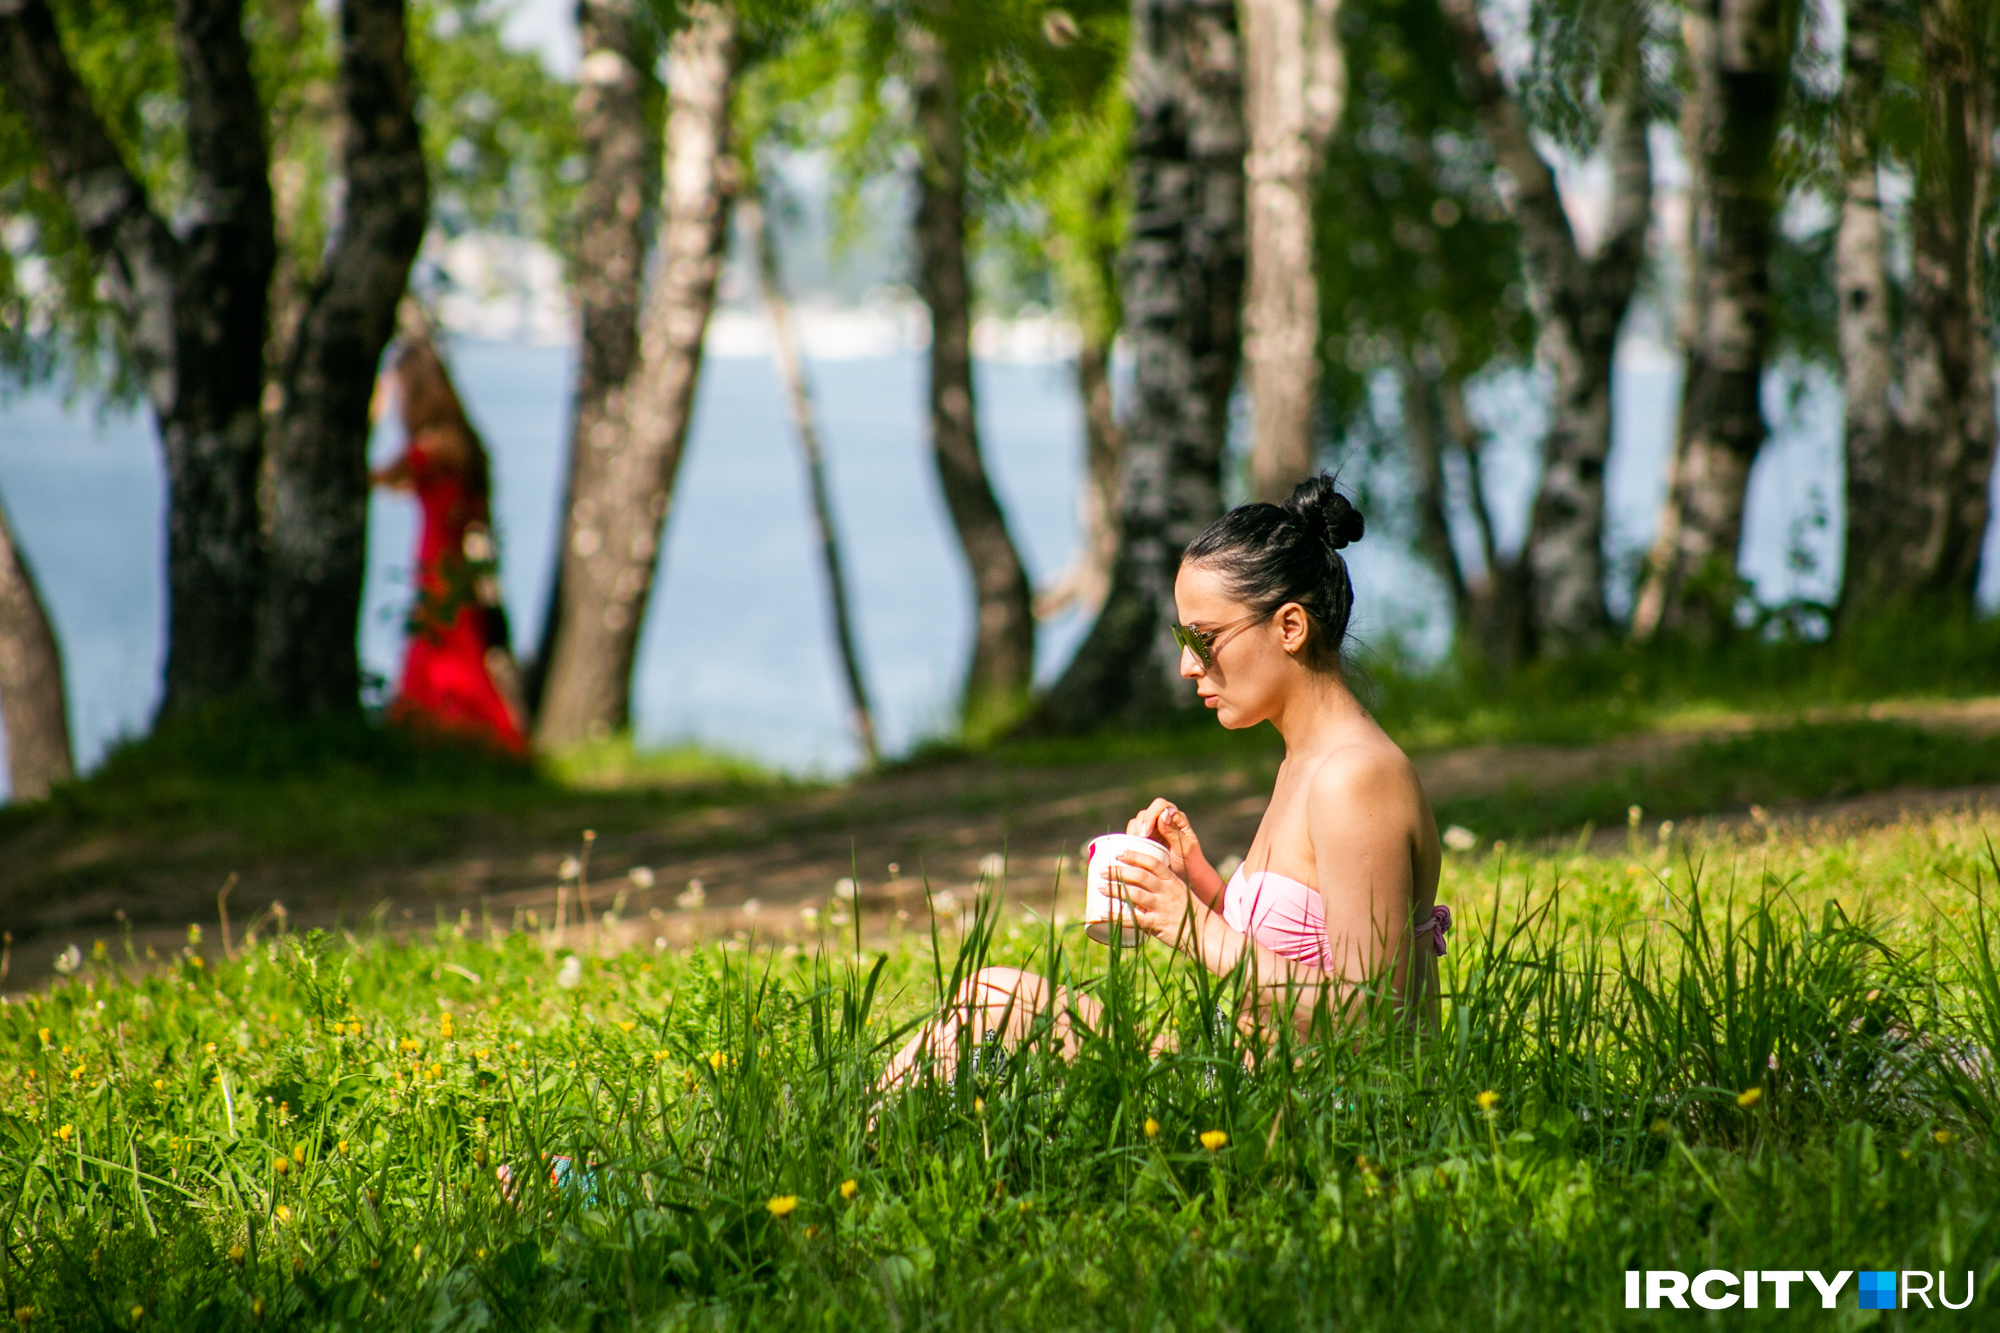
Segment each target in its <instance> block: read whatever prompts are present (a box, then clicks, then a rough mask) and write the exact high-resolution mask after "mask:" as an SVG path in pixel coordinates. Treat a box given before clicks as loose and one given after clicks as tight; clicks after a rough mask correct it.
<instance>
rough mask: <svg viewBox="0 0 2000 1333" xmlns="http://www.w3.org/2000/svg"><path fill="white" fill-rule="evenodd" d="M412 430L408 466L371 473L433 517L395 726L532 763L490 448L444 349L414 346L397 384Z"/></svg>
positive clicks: (399, 368)
mask: <svg viewBox="0 0 2000 1333" xmlns="http://www.w3.org/2000/svg"><path fill="white" fill-rule="evenodd" d="M383 387H384V388H385V389H387V390H389V391H390V392H392V393H393V396H394V397H395V399H396V401H397V406H398V408H399V410H400V414H401V416H402V419H403V438H404V440H405V441H406V443H405V445H404V448H403V455H402V457H400V458H398V459H397V460H396V461H395V462H393V463H391V464H389V465H388V466H387V467H384V468H381V469H379V470H377V471H376V472H374V473H373V474H371V479H372V480H373V481H374V482H375V484H376V485H378V486H389V487H393V488H395V489H397V490H406V491H413V492H415V494H416V497H417V503H418V504H420V505H421V506H423V517H424V526H423V534H422V536H421V537H419V538H418V541H417V574H416V584H417V598H416V601H415V603H413V604H412V606H411V607H410V617H409V636H410V637H409V645H408V648H407V649H406V650H405V653H404V657H403V676H402V680H401V681H400V682H398V684H397V686H396V697H395V698H394V699H393V700H391V701H390V704H389V716H390V718H391V720H393V721H396V722H400V723H403V724H404V725H407V726H412V727H416V728H419V729H421V730H425V731H432V732H440V733H444V734H447V735H451V736H457V737H462V738H469V739H477V740H482V741H485V742H487V743H489V744H491V745H493V746H494V747H495V748H496V749H499V750H501V751H503V752H505V753H507V754H513V755H524V754H526V753H527V750H528V740H527V735H526V733H525V731H524V730H523V726H522V719H523V714H522V710H521V707H520V704H519V699H520V693H519V689H518V676H517V675H516V672H515V668H514V658H513V653H512V650H511V648H510V647H509V644H508V637H507V619H506V611H505V610H504V609H503V607H502V606H501V603H500V566H499V562H498V560H497V558H496V557H497V551H496V549H495V546H494V543H493V515H492V507H491V483H490V475H491V473H490V469H489V467H488V464H487V458H486V448H485V446H484V445H482V444H481V443H480V440H479V434H478V432H477V431H475V430H473V428H472V423H471V422H470V421H468V420H467V419H466V415H465V408H464V407H463V406H462V405H461V404H460V402H459V400H458V394H457V392H456V391H455V390H454V389H453V388H452V385H451V377H450V376H449V375H448V374H447V373H446V372H445V368H444V363H443V361H441V360H440V359H439V358H438V354H437V350H436V349H435V348H434V347H432V346H431V344H430V343H429V342H428V341H426V340H424V339H420V338H419V339H411V340H409V341H407V342H405V343H404V344H403V345H402V348H401V350H400V352H399V353H398V354H397V357H396V360H395V362H394V363H393V365H392V366H391V368H390V370H389V371H388V374H387V376H386V377H385V384H384V386H383Z"/></svg>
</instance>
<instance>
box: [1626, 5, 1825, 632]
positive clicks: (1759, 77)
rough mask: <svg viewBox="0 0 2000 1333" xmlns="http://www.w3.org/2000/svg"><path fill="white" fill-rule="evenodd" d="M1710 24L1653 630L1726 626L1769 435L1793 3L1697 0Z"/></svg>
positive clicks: (1648, 629)
mask: <svg viewBox="0 0 2000 1333" xmlns="http://www.w3.org/2000/svg"><path fill="white" fill-rule="evenodd" d="M1693 7H1694V8H1696V9H1697V10H1698V12H1699V20H1700V21H1701V22H1703V23H1705V24H1708V25H1711V26H1712V31H1713V33H1714V42H1713V46H1712V59H1713V61H1714V67H1713V76H1712V77H1713V80H1714V85H1713V86H1714V87H1715V89H1716V93H1715V97H1716V102H1715V113H1714V114H1713V116H1704V117H1703V129H1704V131H1705V138H1704V140H1703V142H1701V143H1700V144H1698V145H1697V144H1690V145H1689V149H1690V154H1689V155H1690V156H1691V157H1692V156H1694V155H1695V154H1696V153H1697V152H1698V153H1699V155H1700V157H1701V159H1702V163H1703V169H1702V174H1703V179H1704V181H1705V183H1706V185H1707V188H1708V192H1709V196H1710V200H1711V205H1712V208H1713V217H1714V223H1713V229H1712V233H1711V235H1710V236H1709V237H1708V238H1707V239H1708V251H1707V253H1706V255H1705V256H1704V262H1703V265H1702V269H1703V274H1702V276H1703V281H1704V288H1705V290H1704V291H1703V293H1702V295H1701V297H1700V298H1699V299H1700V303H1701V304H1700V319H1701V323H1700V326H1699V327H1698V328H1697V330H1696V333H1695V341H1694V344H1693V346H1692V348H1691V349H1690V351H1689V354H1688V361H1687V375H1686V379H1685V387H1684V388H1683V390H1682V397H1681V425H1680V443H1679V446H1678V450H1677V453H1678V467H1677V475H1676V477H1675V479H1674V487H1673V490H1672V492H1671V494H1670V495H1669V497H1668V504H1670V505H1671V506H1673V510H1674V514H1673V517H1672V518H1671V519H1668V520H1666V521H1665V522H1664V524H1663V526H1665V527H1670V528H1671V529H1672V531H1673V540H1674V544H1673V547H1672V549H1671V550H1670V551H1662V552H1661V554H1662V555H1663V556H1664V559H1663V560H1661V561H1660V562H1658V564H1657V566H1656V572H1655V574H1654V576H1653V577H1655V578H1657V579H1658V580H1659V587H1658V589H1657V590H1656V591H1655V592H1654V593H1653V595H1652V597H1651V599H1650V602H1651V605H1653V606H1657V615H1656V617H1655V616H1654V615H1653V613H1652V611H1651V607H1650V606H1649V616H1648V618H1649V619H1650V620H1651V621H1652V623H1650V624H1647V625H1644V626H1635V628H1638V629H1640V631H1641V633H1640V637H1642V638H1644V637H1650V635H1651V634H1652V633H1654V632H1656V631H1657V630H1660V629H1665V630H1670V631H1683V632H1690V633H1694V634H1697V635H1713V634H1716V633H1720V632H1722V631H1723V630H1725V629H1727V628H1728V626H1729V625H1730V623H1731V617H1732V615H1733V611H1734V606H1735V602H1736V597H1737V590H1738V588H1739V586H1740V584H1739V582H1738V579H1737V573H1736V566H1737V555H1738V548H1739V547H1740V546H1741V544H1742V537H1743V500H1744V494H1745V491H1746V489H1747V487H1748V485H1749V480H1750V467H1751V464H1752V463H1754V462H1755V461H1756V457H1757V451H1758V449H1760V448H1761V447H1762V446H1763V443H1764V438H1765V434H1766V431H1765V426H1764V413H1763V405H1762V402H1761V400H1760V394H1761V391H1762V387H1763V378H1764V360H1765V355H1766V352H1767V350H1768V348H1769V345H1770V340H1771V282H1770V257H1771V238H1772V228H1773V226H1774V225H1775V220H1776V216H1777V208H1778V203H1779V199H1778V184H1777V170H1776V161H1775V157H1774V150H1775V148H1776V145H1777V135H1778V122H1779V114H1780V112H1781V111H1782V109H1783V106H1784V98H1785V88H1786V85H1787V82H1788V79H1789V72H1790V68H1791V48H1792V32H1793V27H1794V21H1795V19H1796V16H1797V15H1796V4H1795V0H1699V3H1697V4H1696V5H1695V6H1693Z"/></svg>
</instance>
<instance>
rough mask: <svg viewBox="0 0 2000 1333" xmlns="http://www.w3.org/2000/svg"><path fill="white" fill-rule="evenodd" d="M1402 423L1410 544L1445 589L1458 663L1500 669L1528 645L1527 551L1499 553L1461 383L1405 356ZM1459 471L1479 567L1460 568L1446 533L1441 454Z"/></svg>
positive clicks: (1509, 666) (1521, 656) (1447, 505)
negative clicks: (1412, 522)
mask: <svg viewBox="0 0 2000 1333" xmlns="http://www.w3.org/2000/svg"><path fill="white" fill-rule="evenodd" d="M1401 375H1402V380H1403V429H1404V435H1405V438H1406V440H1407V442H1408V444H1409V449H1410V461H1411V471H1412V474H1413V475H1412V478H1411V480H1412V481H1413V482H1414V490H1415V496H1414V499H1415V502H1416V509H1417V548H1418V550H1419V551H1420V552H1421V553H1422V554H1423V555H1424V557H1425V558H1426V559H1428V560H1429V561H1430V562H1431V565H1432V567H1433V568H1434V569H1436V570H1437V572H1438V575H1439V577H1441V578H1442V579H1443V580H1444V581H1445V587H1446V589H1447V591H1448V592H1449V593H1450V594H1451V601H1452V611H1453V623H1454V628H1455V631H1456V632H1455V634H1454V637H1453V641H1454V645H1455V648H1456V651H1457V653H1458V656H1459V658H1460V660H1461V661H1463V662H1464V663H1465V664H1466V665H1468V666H1470V667H1473V668H1477V669H1481V670H1486V671H1491V672H1494V673H1497V674H1500V675H1505V674H1506V673H1507V672H1509V671H1511V670H1513V669H1514V668H1515V667H1517V666H1519V665H1520V664H1521V663H1522V662H1523V661H1525V660H1526V658H1527V655H1528V651H1529V609H1530V608H1529V605H1528V591H1529V583H1528V577H1527V553H1526V551H1525V549H1524V550H1522V551H1520V552H1517V553H1516V554H1515V555H1514V556H1513V557H1512V558H1511V559H1510V558H1506V557H1503V556H1501V554H1500V552H1499V549H1498V546H1497V545H1496V544H1495V542H1494V540H1493V515H1492V511H1491V509H1490V508H1489V506H1488V505H1487V502H1486V488H1485V485H1484V482H1483V480H1482V478H1481V475H1480V465H1479V455H1480V446H1481V443H1482V442H1481V440H1480V438H1479V432H1478V430H1477V428H1476V427H1475V426H1474V425H1473V423H1472V416H1471V413H1470V412H1469V411H1468V410H1467V408H1466V405H1465V386H1464V385H1463V384H1462V383H1460V382H1459V380H1458V378H1457V377H1456V376H1454V375H1451V374H1448V373H1447V374H1442V375H1438V376H1431V375H1428V374H1426V373H1425V372H1424V371H1423V370H1421V369H1420V368H1419V367H1417V366H1415V365H1412V364H1410V363H1408V362H1405V363H1404V364H1403V366H1402V367H1401ZM1454 456H1455V457H1456V458H1457V459H1458V461H1459V463H1460V465H1461V466H1462V467H1463V468H1464V469H1465V480H1466V491H1467V494H1466V500H1467V502H1468V503H1467V507H1468V508H1469V510H1470V511H1471V517H1472V520H1473V524H1474V527H1475V530H1476V532H1477V536H1478V540H1479V556H1480V560H1479V566H1478V567H1477V568H1476V569H1468V568H1467V567H1466V565H1465V564H1464V563H1463V562H1462V561H1461V560H1460V559H1459V556H1458V549H1457V545H1456V543H1455V542H1454V541H1453V538H1452V523H1451V501H1450V495H1449V483H1448V478H1447V475H1446V460H1447V459H1449V458H1452V457H1454Z"/></svg>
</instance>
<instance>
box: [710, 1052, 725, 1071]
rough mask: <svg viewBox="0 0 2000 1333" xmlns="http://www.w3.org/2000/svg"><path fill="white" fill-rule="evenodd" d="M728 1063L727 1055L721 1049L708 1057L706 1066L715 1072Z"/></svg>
mask: <svg viewBox="0 0 2000 1333" xmlns="http://www.w3.org/2000/svg"><path fill="white" fill-rule="evenodd" d="M728 1063H729V1057H728V1056H726V1055H724V1054H723V1053H722V1052H721V1051H717V1052H715V1053H714V1054H713V1055H711V1056H709V1057H708V1067H709V1068H710V1069H713V1070H716V1071H717V1072H720V1071H721V1069H722V1067H723V1066H724V1065H726V1064H728Z"/></svg>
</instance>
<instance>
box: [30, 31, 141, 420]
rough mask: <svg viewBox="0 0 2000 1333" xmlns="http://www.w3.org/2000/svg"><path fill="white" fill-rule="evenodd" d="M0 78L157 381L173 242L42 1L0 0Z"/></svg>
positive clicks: (138, 351) (138, 353)
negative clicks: (93, 101)
mask: <svg viewBox="0 0 2000 1333" xmlns="http://www.w3.org/2000/svg"><path fill="white" fill-rule="evenodd" d="M0 83H3V84H4V86H5V87H6V90H7V92H8V94H9V96H10V97H12V99H13V101H14V104H15V106H16V108H17V109H18V110H19V111H20V112H21V114H22V115H23V116H24V117H26V118H27V121H28V124H29V126H30V127H31V128H32V129H33V131H34V134H35V141H36V143H37V145H38V146H39V147H40V148H41V151H42V156H43V158H44V159H45V160H46V161H47V163H48V165H49V169H50V170H51V171H52V172H54V173H55V176H56V179H57V181H59V182H60V183H61V186H62V190H63V196H64V198H65V199H66V200H67V201H68V203H69V208H70V212H71V214H72V215H73V216H74V217H75V218H76V223H77V228H78V230H79V231H80V232H82V234H83V238H84V243H85V244H86V245H88V246H89V247H90V250H91V253H92V254H94V255H96V256H97V257H98V258H99V259H100V260H104V261H108V262H106V263H105V264H104V272H105V275H106V277H107V278H108V279H109V281H110V286H111V289H112V297H113V300H114V301H115V302H116V303H117V305H118V306H119V308H120V309H121V310H122V311H123V312H124V314H125V316H126V318H127V320H128V321H129V322H130V325H131V327H132V331H133V334H134V339H133V341H134V347H133V351H134V355H135V356H136V358H137V360H138V362H139V369H140V374H141V375H142V377H143V378H144V379H145V380H146V381H147V384H148V388H149V389H156V388H157V387H158V386H157V384H156V382H155V381H156V377H157V376H158V375H159V374H160V373H161V372H163V371H168V372H170V371H171V368H172V366H173V352H174V329H173V320H172V316H171V311H172V293H173V287H174V275H175V271H176V269H177V268H178V266H179V262H180V247H179V244H178V243H177V242H176V241H175V240H174V236H173V233H172V232H171V231H169V230H168V229H167V225H166V223H164V222H162V221H161V220H160V218H159V216H158V215H157V214H156V213H154V212H153V209H152V204H151V202H150V201H149V200H148V199H147V197H146V189H145V187H144V186H143V185H141V184H140V183H139V180H138V178H137V177H135V176H134V175H133V174H132V171H131V169H130V168H129V167H127V166H126V164H125V160H124V158H123V157H121V156H120V155H119V152H118V148H117V146H116V145H115V144H113V143H112V141H111V135H110V133H109V132H108V131H107V130H106V129H105V128H104V122H103V121H102V120H101V119H100V118H99V117H98V114H97V111H96V108H94V107H93V106H92V105H91V102H90V92H89V90H88V89H86V88H85V87H84V86H83V81H82V80H81V79H79V78H78V77H77V75H76V71H75V70H74V69H73V68H72V67H71V66H70V63H69V57H68V56H66V55H65V54H64V53H63V49H62V38H61V36H60V34H59V33H58V32H57V30H56V21H55V16H54V15H53V14H52V13H50V12H49V7H48V5H47V3H46V0H0Z"/></svg>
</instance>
